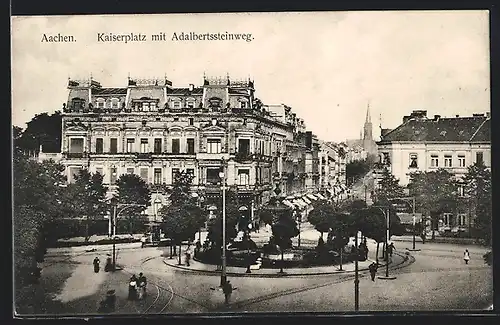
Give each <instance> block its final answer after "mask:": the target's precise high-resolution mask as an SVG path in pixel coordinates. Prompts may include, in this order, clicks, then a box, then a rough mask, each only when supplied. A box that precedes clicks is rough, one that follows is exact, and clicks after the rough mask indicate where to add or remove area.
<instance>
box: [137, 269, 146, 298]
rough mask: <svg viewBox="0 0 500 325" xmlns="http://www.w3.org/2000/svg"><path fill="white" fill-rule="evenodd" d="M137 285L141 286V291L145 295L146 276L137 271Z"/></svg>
mask: <svg viewBox="0 0 500 325" xmlns="http://www.w3.org/2000/svg"><path fill="white" fill-rule="evenodd" d="M138 281H139V287H141V288H142V291H143V294H144V295H145V294H146V286H147V284H148V280H147V279H146V277H145V276H144V274H142V272H141V273H139V279H138Z"/></svg>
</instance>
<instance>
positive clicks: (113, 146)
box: [109, 138, 118, 153]
mask: <svg viewBox="0 0 500 325" xmlns="http://www.w3.org/2000/svg"><path fill="white" fill-rule="evenodd" d="M109 152H110V153H117V152H118V139H117V138H111V139H110V143H109Z"/></svg>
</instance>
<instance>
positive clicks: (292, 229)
mask: <svg viewBox="0 0 500 325" xmlns="http://www.w3.org/2000/svg"><path fill="white" fill-rule="evenodd" d="M272 233H273V241H274V243H275V244H276V245H278V246H279V248H280V251H281V266H280V273H283V264H284V257H283V254H284V251H285V250H286V249H289V248H291V247H292V238H293V237H296V236H298V234H299V229H298V228H297V223H296V222H295V220H293V218H292V211H291V210H289V211H288V213H281V214H279V216H278V220H277V222H275V223H274V224H273V225H272Z"/></svg>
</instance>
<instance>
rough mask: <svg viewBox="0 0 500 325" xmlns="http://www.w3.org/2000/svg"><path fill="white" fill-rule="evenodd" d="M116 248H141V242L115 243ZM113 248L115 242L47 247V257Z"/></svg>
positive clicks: (103, 250) (110, 249)
mask: <svg viewBox="0 0 500 325" xmlns="http://www.w3.org/2000/svg"><path fill="white" fill-rule="evenodd" d="M115 245H116V246H115V248H116V249H117V250H118V249H119V250H123V249H137V248H141V243H123V244H115ZM112 250H113V244H109V245H92V244H91V245H88V246H77V247H60V248H49V249H47V254H46V255H45V256H46V257H54V256H59V255H60V254H69V255H71V254H84V253H92V252H108V251H109V252H111V251H112Z"/></svg>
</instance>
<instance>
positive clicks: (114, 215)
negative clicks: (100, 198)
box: [112, 203, 146, 271]
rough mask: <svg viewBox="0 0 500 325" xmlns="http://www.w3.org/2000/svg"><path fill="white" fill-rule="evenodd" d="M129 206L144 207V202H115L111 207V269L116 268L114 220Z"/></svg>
mask: <svg viewBox="0 0 500 325" xmlns="http://www.w3.org/2000/svg"><path fill="white" fill-rule="evenodd" d="M131 207H144V208H145V207H146V205H144V204H134V203H126V204H116V205H115V206H114V207H113V269H112V270H113V271H115V270H116V240H115V237H116V220H117V218H118V216H119V215H120V213H122V212H123V211H125V210H126V209H128V208H131ZM120 208H121V209H120ZM118 209H120V210H119V211H117V210H118Z"/></svg>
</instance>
